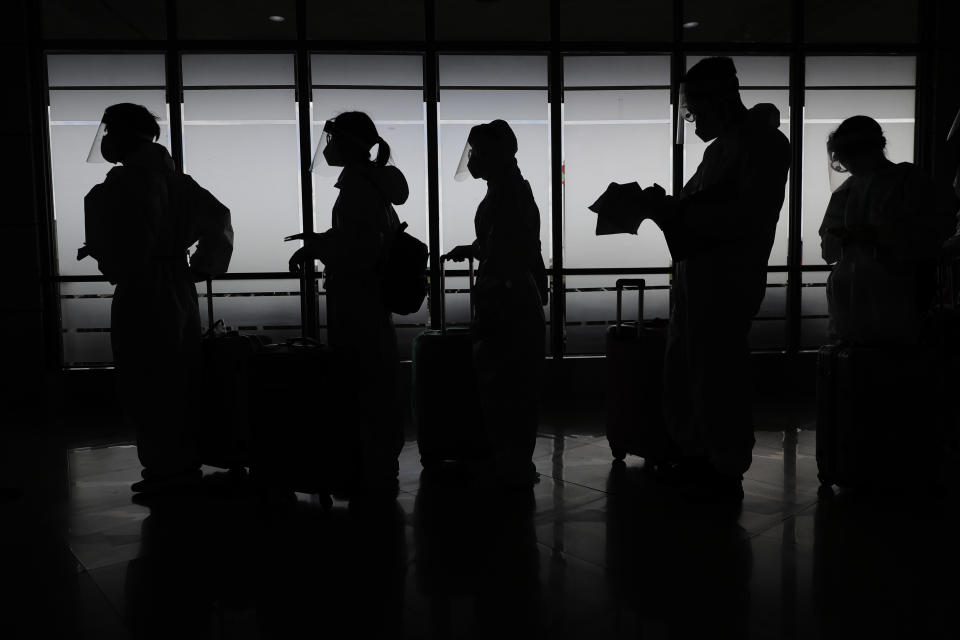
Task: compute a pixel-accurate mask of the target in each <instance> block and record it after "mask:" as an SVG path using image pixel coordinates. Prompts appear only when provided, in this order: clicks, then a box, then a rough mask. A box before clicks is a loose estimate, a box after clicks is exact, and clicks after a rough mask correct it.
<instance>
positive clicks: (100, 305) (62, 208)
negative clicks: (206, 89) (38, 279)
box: [47, 54, 170, 366]
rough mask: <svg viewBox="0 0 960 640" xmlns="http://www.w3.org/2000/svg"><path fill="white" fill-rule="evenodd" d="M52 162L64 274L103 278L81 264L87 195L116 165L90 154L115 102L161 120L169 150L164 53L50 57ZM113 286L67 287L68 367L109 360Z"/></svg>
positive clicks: (63, 293) (63, 289) (89, 264)
mask: <svg viewBox="0 0 960 640" xmlns="http://www.w3.org/2000/svg"><path fill="white" fill-rule="evenodd" d="M47 81H48V83H49V87H50V107H49V123H50V163H51V169H52V176H51V177H52V182H53V213H54V223H55V229H56V231H55V233H56V240H57V251H58V262H57V270H58V273H59V274H60V275H63V276H79V277H90V278H91V279H95V278H98V277H99V276H100V272H99V271H97V264H96V262H95V261H94V260H93V259H92V258H86V259H84V260H80V261H78V260H77V259H76V256H77V249H78V248H80V247H81V246H82V245H83V243H84V241H85V233H84V218H83V198H84V196H85V195H86V194H87V192H88V191H90V189H91V188H92V187H93V186H94V185H96V184H99V183H100V182H103V179H104V177H106V174H107V171H109V170H110V168H111V167H112V165H110V164H106V163H88V162H87V161H86V160H87V154H88V153H89V151H90V146H91V144H92V143H93V139H94V137H95V135H96V133H97V127H99V126H100V119H101V117H102V116H103V111H104V109H106V108H107V107H108V106H110V105H111V104H116V103H119V102H133V103H137V104H142V105H144V106H145V107H147V108H148V109H150V111H152V112H153V113H154V114H156V115H157V116H158V117H159V118H160V130H161V135H160V140H159V142H160V144H162V145H164V146H166V147H167V148H169V146H170V141H169V124H168V117H167V103H166V94H165V90H166V78H165V73H164V61H163V56H162V55H156V54H143V55H79V54H78V55H50V56H47ZM112 294H113V287H112V286H110V285H109V284H106V283H96V282H79V283H62V284H61V286H60V297H61V314H62V330H63V347H64V362H65V364H68V365H77V366H79V365H87V364H96V363H105V362H110V361H111V360H112V355H111V353H110V337H109V328H110V298H111V297H112Z"/></svg>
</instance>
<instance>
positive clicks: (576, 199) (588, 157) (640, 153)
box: [563, 56, 672, 318]
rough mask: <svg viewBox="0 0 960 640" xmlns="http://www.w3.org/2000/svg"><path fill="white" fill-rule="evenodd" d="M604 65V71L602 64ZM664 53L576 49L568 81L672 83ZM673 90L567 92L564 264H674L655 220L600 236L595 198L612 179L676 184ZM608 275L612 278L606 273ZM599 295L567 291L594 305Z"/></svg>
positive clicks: (566, 61) (581, 302) (568, 60)
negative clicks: (597, 78)
mask: <svg viewBox="0 0 960 640" xmlns="http://www.w3.org/2000/svg"><path fill="white" fill-rule="evenodd" d="M600 70H602V71H600ZM669 72H670V68H669V59H668V58H666V57H665V56H596V57H592V58H591V57H582V56H573V57H570V58H565V59H564V80H565V82H566V81H568V80H571V79H572V80H573V81H574V82H575V83H582V84H585V85H591V84H599V83H594V82H593V81H592V80H590V76H591V75H592V74H594V73H597V74H601V76H602V78H603V81H604V84H607V86H611V87H624V86H629V85H641V86H656V85H659V84H662V83H664V81H667V82H669ZM670 122H671V115H670V92H669V90H667V89H646V90H631V89H621V88H611V89H606V90H599V91H594V90H590V91H569V90H568V91H566V92H565V94H564V105H563V149H564V152H563V156H564V191H563V208H564V222H563V224H564V229H563V237H564V252H565V253H564V266H566V267H569V268H603V267H662V268H667V267H669V265H670V254H669V252H668V251H667V246H666V243H665V242H664V239H663V234H662V233H661V232H660V230H659V229H658V228H657V227H656V225H654V224H653V223H652V222H650V221H645V222H644V223H643V224H642V225H640V229H639V231H638V233H637V236H632V235H613V236H599V237H598V236H596V235H595V229H596V223H597V216H596V214H595V213H593V212H591V211H589V210H588V209H587V207H588V206H589V205H591V204H592V203H593V202H594V201H595V200H596V199H597V198H598V197H599V196H600V194H601V193H603V191H604V190H605V189H606V188H607V185H608V184H610V183H611V182H618V183H624V182H634V181H636V182H639V183H640V185H641V186H648V185H651V184H653V183H657V184H659V185H661V186H663V187H664V188H665V189H667V191H669V190H670V189H671V184H672V181H671V178H670V176H671V154H672V135H671V131H672V127H671V124H670ZM604 282H606V280H604ZM595 297H596V294H595V293H594V294H590V295H587V294H582V295H579V294H578V296H576V299H578V300H579V302H576V301H572V300H571V299H569V298H568V300H567V304H568V318H569V317H570V316H569V314H570V307H569V305H570V304H575V305H576V304H579V305H580V306H581V307H583V305H588V304H589V301H590V300H592V299H594V298H595Z"/></svg>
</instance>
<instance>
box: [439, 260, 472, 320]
mask: <svg viewBox="0 0 960 640" xmlns="http://www.w3.org/2000/svg"><path fill="white" fill-rule="evenodd" d="M467 268H468V269H469V270H470V276H469V280H468V284H467V295H468V296H469V297H470V324H473V280H474V271H473V256H471V257H469V258H467ZM440 333H441V334H443V335H446V334H447V258H446V256H442V257H441V258H440Z"/></svg>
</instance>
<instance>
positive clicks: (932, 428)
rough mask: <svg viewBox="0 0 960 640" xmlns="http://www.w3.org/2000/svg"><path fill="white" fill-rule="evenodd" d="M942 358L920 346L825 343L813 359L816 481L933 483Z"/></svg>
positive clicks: (867, 484)
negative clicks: (815, 366) (815, 404)
mask: <svg viewBox="0 0 960 640" xmlns="http://www.w3.org/2000/svg"><path fill="white" fill-rule="evenodd" d="M940 371H941V367H940V363H939V357H938V354H937V353H936V350H935V349H932V348H930V347H929V346H924V345H903V346H900V345H891V346H882V347H866V346H836V345H831V346H826V347H823V348H821V349H820V352H819V354H818V361H817V375H818V379H817V405H818V406H817V445H816V451H817V469H818V477H819V479H820V482H821V484H822V485H825V486H829V485H838V486H843V487H893V486H898V485H909V484H916V483H923V482H931V481H934V480H935V479H936V476H937V474H938V473H939V469H940V464H941V456H942V451H943V447H942V442H943V431H942V425H941V419H940V415H939V414H940V412H939V411H938V402H937V397H938V395H939V389H940V388H941V385H940Z"/></svg>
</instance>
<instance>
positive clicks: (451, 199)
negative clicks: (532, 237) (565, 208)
mask: <svg viewBox="0 0 960 640" xmlns="http://www.w3.org/2000/svg"><path fill="white" fill-rule="evenodd" d="M439 65H440V66H439V71H440V73H439V77H440V101H439V104H438V105H437V116H438V120H439V129H440V130H439V141H440V241H441V243H440V246H441V251H442V252H446V251H449V250H450V249H452V248H453V247H455V246H457V245H461V244H470V243H471V242H473V240H474V238H475V237H476V234H475V232H474V227H473V219H474V214H475V213H476V210H477V205H479V204H480V201H481V200H483V197H484V194H485V193H486V183H485V182H483V181H482V180H474V179H472V178H468V179H467V180H465V181H463V182H457V181H456V180H454V175H455V174H456V170H457V165H458V164H459V163H460V157H461V155H462V154H463V149H464V145H465V144H466V142H467V135H468V134H469V133H470V128H471V127H473V126H474V125H478V124H481V123H484V122H490V121H491V120H496V119H501V120H506V121H507V123H509V124H510V127H511V128H512V129H513V131H514V133H516V136H517V142H518V145H519V151H518V153H517V162H518V163H519V165H520V171H521V172H522V173H523V176H524V177H525V178H526V179H527V180H528V181H529V182H530V187H531V188H532V189H533V195H534V198H535V199H536V202H537V207H538V208H539V209H540V242H541V248H542V250H543V255H544V262H545V263H546V264H547V265H549V264H550V255H551V244H550V243H551V236H550V202H551V201H550V126H549V124H550V109H549V105H548V104H547V58H546V56H539V55H528V56H494V55H491V56H474V55H442V56H440V60H439ZM448 288H451V289H457V290H461V291H463V290H466V282H461V281H459V280H457V279H452V280H449V281H448ZM451 295H452V296H453V297H452V298H451V297H450V296H448V311H447V318H448V319H449V320H450V321H451V322H465V321H466V320H467V313H468V306H467V304H466V297H465V296H462V295H457V294H451Z"/></svg>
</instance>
